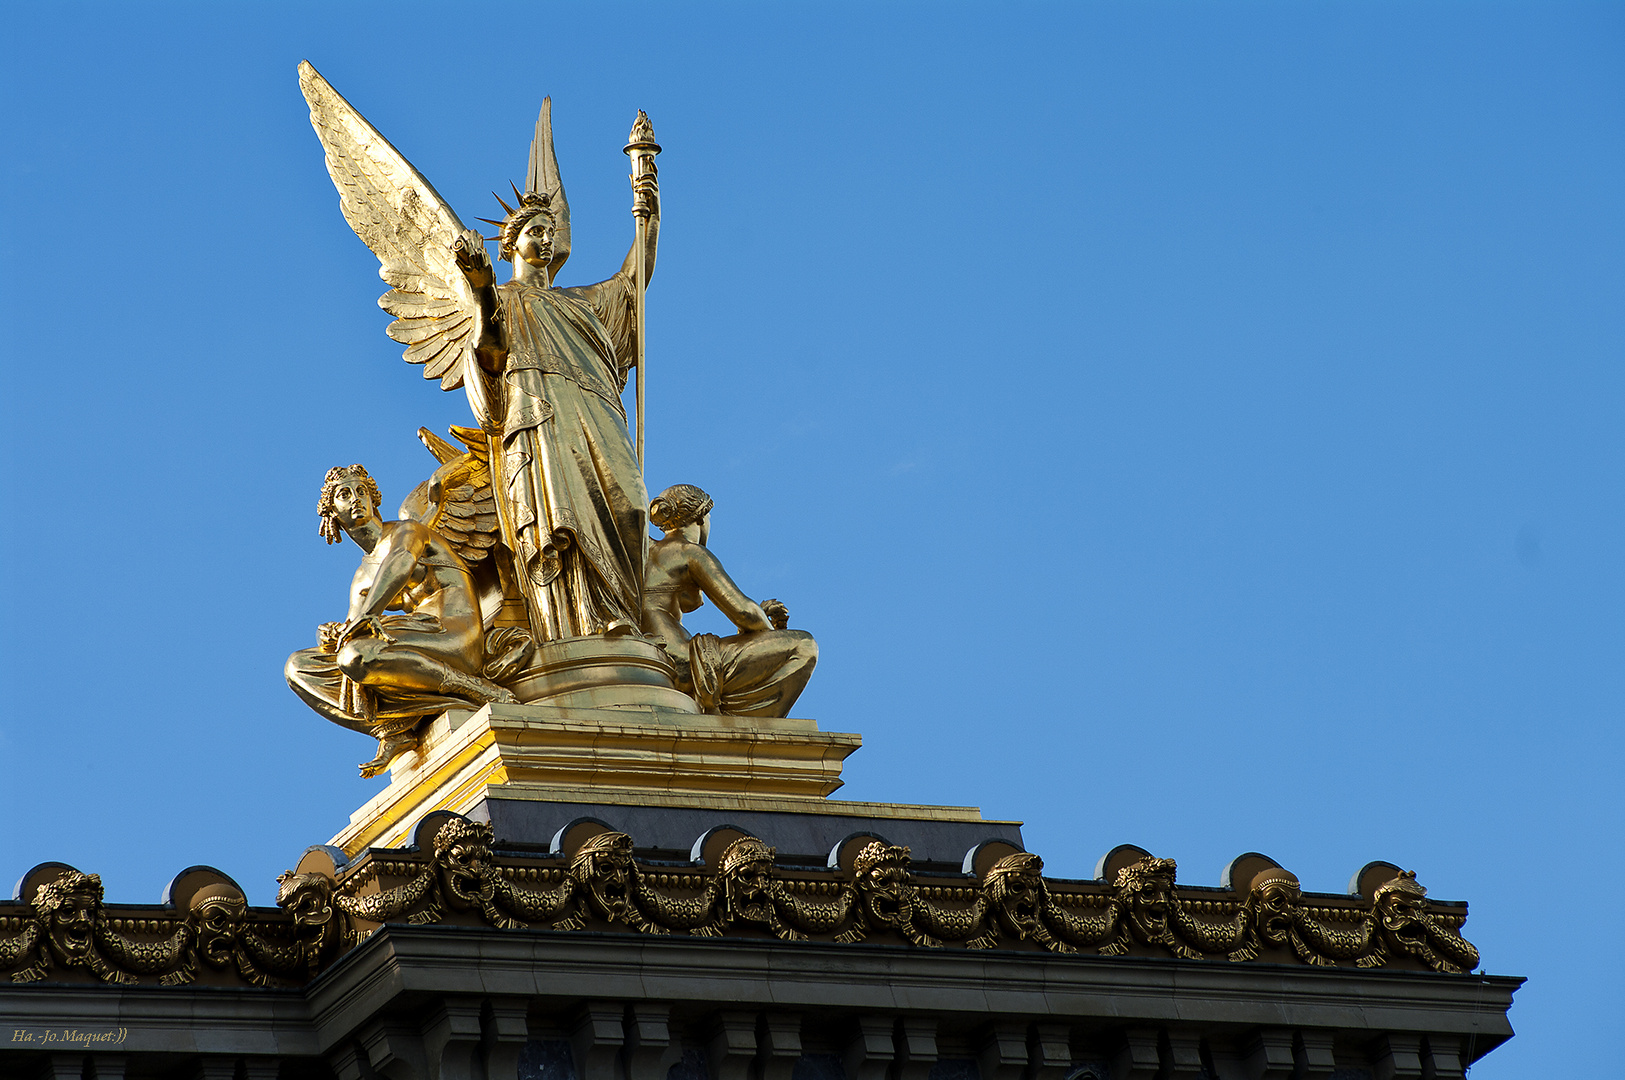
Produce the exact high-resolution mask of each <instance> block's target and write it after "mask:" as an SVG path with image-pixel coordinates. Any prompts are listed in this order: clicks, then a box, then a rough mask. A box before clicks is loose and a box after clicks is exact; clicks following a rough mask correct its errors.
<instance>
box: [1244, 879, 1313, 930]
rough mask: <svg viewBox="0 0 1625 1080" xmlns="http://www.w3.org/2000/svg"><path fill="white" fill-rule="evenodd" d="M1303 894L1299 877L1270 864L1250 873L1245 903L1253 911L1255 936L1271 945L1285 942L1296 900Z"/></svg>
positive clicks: (1295, 916)
mask: <svg viewBox="0 0 1625 1080" xmlns="http://www.w3.org/2000/svg"><path fill="white" fill-rule="evenodd" d="M1302 895H1303V890H1302V887H1301V886H1300V885H1299V884H1298V876H1297V875H1296V874H1294V873H1293V872H1292V871H1290V870H1284V869H1282V868H1281V867H1279V866H1272V867H1270V868H1269V869H1267V870H1260V871H1259V872H1258V873H1256V874H1254V875H1253V882H1252V888H1251V890H1250V891H1249V892H1248V894H1247V903H1248V905H1249V906H1250V907H1251V908H1252V910H1253V919H1254V922H1255V925H1256V926H1257V927H1258V936H1259V937H1261V938H1263V939H1264V940H1265V941H1267V942H1269V943H1270V944H1272V945H1285V944H1286V943H1287V941H1288V935H1289V934H1290V933H1291V932H1292V927H1293V924H1294V923H1296V922H1297V918H1298V901H1299V899H1300V898H1301V897H1302Z"/></svg>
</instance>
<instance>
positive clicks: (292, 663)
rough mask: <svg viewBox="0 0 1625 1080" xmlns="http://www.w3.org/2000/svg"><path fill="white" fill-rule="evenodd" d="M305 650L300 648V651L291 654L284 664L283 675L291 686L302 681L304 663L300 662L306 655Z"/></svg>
mask: <svg viewBox="0 0 1625 1080" xmlns="http://www.w3.org/2000/svg"><path fill="white" fill-rule="evenodd" d="M305 652H306V650H304V649H300V650H299V651H298V652H296V653H294V654H293V655H291V656H289V657H288V662H287V663H286V664H283V665H282V677H283V678H284V679H286V680H288V685H290V686H293V685H296V684H298V683H299V682H301V681H302V679H301V676H302V675H303V673H304V665H303V664H302V663H301V662H300V660H301V658H302V657H303V656H304V655H305Z"/></svg>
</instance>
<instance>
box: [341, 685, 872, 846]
mask: <svg viewBox="0 0 1625 1080" xmlns="http://www.w3.org/2000/svg"><path fill="white" fill-rule="evenodd" d="M862 743H863V738H862V736H859V735H849V734H844V733H840V732H828V731H819V730H818V724H817V722H816V721H813V720H766V719H754V718H750V717H739V716H710V715H702V714H697V713H681V712H677V711H675V710H670V709H664V708H657V707H650V706H635V705H623V706H619V707H609V708H598V709H584V708H579V707H576V708H565V707H559V706H550V705H486V706H484V707H483V708H481V709H480V710H479V711H478V712H465V711H462V710H452V711H450V712H446V713H443V714H441V715H440V716H439V717H437V718H436V719H435V720H434V722H433V723H432V724H430V725H429V728H428V730H427V731H426V732H425V734H424V736H423V744H422V746H421V747H420V749H419V750H418V751H417V752H415V753H411V754H407V755H404V756H403V757H401V758H399V759H397V761H396V764H395V766H394V767H393V768H392V769H391V770H390V773H391V780H390V785H389V787H387V788H385V789H384V790H383V791H381V792H379V793H378V795H376V796H375V797H374V798H372V799H371V800H370V801H368V802H367V803H366V805H364V806H362V807H361V809H359V810H357V811H356V812H355V813H354V814H352V815H351V817H350V824H349V826H348V827H347V828H345V829H344V830H343V831H341V832H340V833H339V834H338V835H337V836H335V837H333V839H332V841H331V842H332V844H333V845H334V846H336V847H339V848H342V849H343V850H344V851H345V853H346V854H348V855H350V856H352V857H353V856H355V855H357V854H359V853H360V852H361V851H362V850H363V849H364V848H367V847H383V846H390V847H393V846H397V845H401V844H409V843H411V832H412V827H413V826H414V825H415V824H416V823H417V821H418V819H420V818H421V817H422V816H423V815H424V814H426V813H429V812H430V811H432V810H451V811H455V812H457V813H466V812H467V811H468V810H470V809H471V808H472V807H473V806H474V805H475V804H476V803H478V802H479V801H481V800H482V799H484V798H486V797H488V796H490V795H500V796H501V797H502V798H505V799H526V798H531V799H548V800H554V801H559V800H579V801H583V802H596V803H607V804H628V805H639V806H691V807H701V806H704V807H710V808H713V809H719V810H726V809H756V810H816V811H821V812H825V813H827V812H829V810H830V808H831V807H830V804H828V803H826V802H825V801H824V797H825V796H827V795H828V794H829V793H830V792H832V791H834V790H835V789H836V788H838V787H840V786H841V762H842V761H843V760H844V759H845V758H846V756H847V755H848V754H850V753H852V751H854V750H856V749H857V748H858V747H859V746H860V745H862ZM849 805H851V806H854V807H857V806H867V804H856V803H854V804H849Z"/></svg>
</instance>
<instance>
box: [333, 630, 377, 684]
mask: <svg viewBox="0 0 1625 1080" xmlns="http://www.w3.org/2000/svg"><path fill="white" fill-rule="evenodd" d="M383 645H384V642H381V641H378V640H377V639H375V638H363V639H362V640H360V641H346V642H345V643H344V644H343V645H340V646H339V651H338V655H337V656H335V657H334V662H335V663H336V664H337V665H338V669H339V670H340V671H342V672H343V673H344V676H345V678H347V679H349V680H350V681H351V682H358V683H364V682H366V681H367V668H368V667H369V666H370V665H371V664H372V662H373V661H374V660H376V659H377V658H378V653H379V651H380V650H381V649H382V647H383Z"/></svg>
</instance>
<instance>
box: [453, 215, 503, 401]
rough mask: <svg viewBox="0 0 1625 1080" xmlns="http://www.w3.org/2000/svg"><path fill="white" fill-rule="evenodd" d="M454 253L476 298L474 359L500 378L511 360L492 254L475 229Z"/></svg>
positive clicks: (461, 239)
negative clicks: (499, 320)
mask: <svg viewBox="0 0 1625 1080" xmlns="http://www.w3.org/2000/svg"><path fill="white" fill-rule="evenodd" d="M451 250H452V254H453V255H455V256H456V257H457V269H459V270H461V271H462V272H463V278H464V279H465V280H466V281H467V282H468V287H469V289H470V290H471V291H472V292H473V294H474V301H475V309H474V312H473V316H474V327H475V328H474V333H473V335H472V336H473V342H474V356H475V358H476V359H478V360H479V364H480V367H482V368H484V369H485V370H486V371H489V372H490V373H491V374H493V375H496V374H498V373H500V372H501V371H502V365H503V362H504V361H506V360H507V358H508V347H507V344H506V342H505V341H504V339H503V336H502V324H501V323H500V322H498V320H497V287H496V285H497V279H496V271H495V270H494V269H493V268H492V266H491V254H490V252H488V251H487V250H486V249H485V238H484V237H482V236H481V235H480V234H479V233H478V232H477V231H475V230H473V229H467V230H465V231H464V232H463V234H462V235H461V236H459V237H458V238H457V240H456V242H455V243H453V244H452V246H451Z"/></svg>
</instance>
